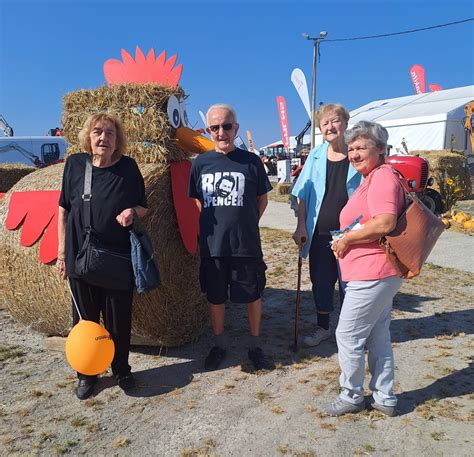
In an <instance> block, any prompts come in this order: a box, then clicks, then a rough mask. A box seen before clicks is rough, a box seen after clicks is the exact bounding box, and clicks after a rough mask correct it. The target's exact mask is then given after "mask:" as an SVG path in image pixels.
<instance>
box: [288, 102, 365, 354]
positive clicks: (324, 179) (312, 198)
mask: <svg viewBox="0 0 474 457" xmlns="http://www.w3.org/2000/svg"><path fill="white" fill-rule="evenodd" d="M316 122H317V125H318V126H319V128H320V130H321V133H322V136H323V140H324V142H323V144H321V145H319V146H316V147H315V148H314V149H313V150H312V151H311V152H310V154H309V156H308V158H307V159H306V162H305V165H304V167H303V170H302V171H301V174H300V176H299V177H298V180H297V181H296V183H295V186H294V188H293V190H292V192H291V193H292V195H294V196H295V197H297V198H298V225H297V227H296V230H295V233H294V234H293V239H294V240H295V243H296V244H297V245H298V246H300V247H301V248H302V255H303V257H305V258H306V257H307V256H308V254H309V271H310V277H311V282H312V285H313V297H314V303H315V305H316V313H317V327H316V329H315V332H314V333H313V334H311V335H307V336H305V337H304V342H305V344H307V345H308V346H316V345H318V344H319V343H320V342H321V341H323V340H325V339H327V338H329V337H330V336H331V330H330V328H329V315H330V313H331V311H333V309H334V307H333V295H334V287H335V285H336V281H337V280H338V279H339V287H340V289H341V288H342V287H343V286H342V284H341V281H340V275H339V268H338V265H337V261H336V259H335V257H334V255H333V253H332V250H331V247H330V241H331V239H332V237H331V234H330V231H331V230H338V229H339V228H340V227H339V213H340V212H341V209H342V208H343V207H344V206H345V204H346V203H347V200H348V199H349V197H350V196H351V194H352V193H353V192H354V190H355V189H356V188H357V186H358V185H359V184H360V181H361V175H360V174H359V173H357V171H356V170H355V169H354V168H353V167H352V165H350V164H349V160H348V158H347V146H346V144H345V142H344V132H345V131H346V129H347V125H348V122H349V112H348V111H347V110H346V108H344V107H343V106H342V105H340V104H327V105H321V106H320V107H319V109H318V111H317V112H316ZM341 293H342V290H341ZM341 298H342V295H341ZM341 303H342V300H341Z"/></svg>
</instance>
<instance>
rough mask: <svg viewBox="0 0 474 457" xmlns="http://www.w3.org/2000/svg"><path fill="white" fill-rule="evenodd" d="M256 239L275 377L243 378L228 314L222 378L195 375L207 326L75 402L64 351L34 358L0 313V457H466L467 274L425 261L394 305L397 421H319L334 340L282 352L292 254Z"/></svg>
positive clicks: (40, 349) (237, 319)
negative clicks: (122, 379)
mask: <svg viewBox="0 0 474 457" xmlns="http://www.w3.org/2000/svg"><path fill="white" fill-rule="evenodd" d="M262 235H263V239H264V253H265V259H266V262H267V265H268V275H267V278H268V281H267V289H266V291H265V295H264V316H263V329H262V337H263V341H264V348H265V350H266V351H267V352H268V353H269V354H270V355H271V356H272V358H273V359H274V361H275V362H276V366H277V368H276V369H275V370H274V371H271V372H265V373H263V372H261V373H253V372H252V370H251V368H250V366H249V363H248V361H247V358H246V348H245V337H246V334H247V322H246V316H245V309H244V308H243V307H242V306H241V305H231V306H229V307H228V314H227V331H228V335H229V349H230V350H229V355H228V358H227V359H226V360H225V363H224V364H223V367H222V369H220V370H218V371H215V372H211V373H207V372H204V371H203V368H202V365H203V358H204V357H205V355H206V353H207V351H208V349H209V347H210V344H211V338H210V335H211V332H210V330H209V329H208V330H207V331H206V332H205V333H204V334H203V335H202V336H201V338H199V340H198V341H195V342H193V343H190V344H188V345H186V346H183V347H180V348H173V349H168V350H166V349H162V350H160V349H159V348H146V347H134V348H133V352H132V354H131V365H132V367H133V370H134V372H135V375H136V379H137V382H138V387H137V389H135V390H134V391H133V393H132V394H131V395H128V396H127V395H125V394H124V393H123V392H122V391H121V390H120V389H119V387H118V386H117V385H116V383H115V381H114V380H113V378H112V377H111V374H110V372H108V373H105V374H104V375H103V377H102V378H101V379H100V381H99V383H98V385H97V388H96V392H95V396H94V397H92V398H90V399H88V400H86V401H84V402H80V401H79V400H77V399H76V397H75V395H74V393H73V389H74V386H75V382H76V381H75V377H74V375H73V372H72V370H71V368H70V367H69V366H68V364H67V362H66V360H65V356H64V354H63V353H62V352H55V351H51V350H47V349H45V346H44V342H45V338H44V336H42V335H40V334H37V333H34V332H32V331H30V330H29V329H28V328H24V327H19V326H17V325H16V324H15V323H14V322H13V320H12V319H11V318H10V317H9V315H8V313H7V312H6V311H5V310H0V341H1V343H0V383H1V386H2V389H1V393H0V400H1V401H0V436H1V437H0V455H47V456H50V455H59V454H70V455H124V456H125V455H127V456H128V455H159V456H207V455H216V456H254V455H255V456H285V455H286V456H301V457H302V456H371V455H374V456H377V455H379V456H381V455H384V456H430V457H434V456H442V455H450V456H471V455H473V453H474V433H473V430H474V427H473V421H474V393H473V392H474V363H473V354H474V338H473V333H474V300H473V295H474V294H473V292H474V286H473V284H474V283H473V279H474V275H472V274H469V273H464V272H459V271H455V270H450V269H442V268H438V267H434V266H429V265H427V266H426V267H425V269H424V271H423V273H422V275H421V276H420V277H419V278H416V279H414V280H411V281H408V282H405V284H404V285H403V286H402V289H401V291H400V293H399V294H398V295H397V296H396V299H395V304H394V310H393V323H392V327H391V329H392V340H393V346H394V351H395V361H396V392H397V394H398V396H399V409H400V416H398V417H395V418H387V417H385V416H383V415H382V414H381V413H378V412H373V411H372V412H370V413H369V412H363V413H360V414H357V415H347V416H344V417H342V418H329V417H324V416H323V415H322V414H321V413H320V411H319V409H318V407H319V406H320V404H321V403H323V402H326V401H328V400H330V399H332V398H333V397H335V395H336V394H337V389H338V382H337V379H338V374H339V369H338V363H337V347H336V342H335V339H334V337H333V338H332V339H330V340H328V341H326V342H324V343H323V344H321V345H320V346H318V347H317V348H305V347H303V346H302V345H301V346H300V350H299V351H298V352H297V353H295V352H293V350H292V348H291V344H292V338H293V316H294V301H295V286H296V276H297V251H296V248H295V247H294V246H293V245H292V244H291V242H290V239H289V234H288V233H287V232H282V231H277V230H269V229H264V230H262ZM466 255H467V254H466ZM310 290H311V289H310V283H309V279H308V272H307V264H305V265H304V267H303V294H302V305H301V320H300V333H301V334H306V333H309V332H311V331H312V330H313V328H314V323H315V312H314V306H313V304H312V298H311V292H310ZM336 322H337V313H335V315H334V316H333V319H332V322H331V324H332V326H333V327H334V326H335V325H336Z"/></svg>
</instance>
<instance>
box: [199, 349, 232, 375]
mask: <svg viewBox="0 0 474 457" xmlns="http://www.w3.org/2000/svg"><path fill="white" fill-rule="evenodd" d="M226 354H227V351H226V350H225V349H224V348H221V347H219V346H214V347H213V348H212V349H211V350H210V351H209V355H208V356H207V357H206V360H205V361H204V368H205V369H206V370H207V371H214V370H217V369H218V368H219V365H220V364H221V362H222V361H223V360H224V358H225V356H226Z"/></svg>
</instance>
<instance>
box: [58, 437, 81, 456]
mask: <svg viewBox="0 0 474 457" xmlns="http://www.w3.org/2000/svg"><path fill="white" fill-rule="evenodd" d="M77 443H78V441H75V440H66V441H64V443H62V444H59V443H56V444H55V445H54V450H55V451H56V452H57V453H58V454H61V455H62V454H67V453H68V452H69V451H70V450H71V448H73V447H74V446H76V445H77Z"/></svg>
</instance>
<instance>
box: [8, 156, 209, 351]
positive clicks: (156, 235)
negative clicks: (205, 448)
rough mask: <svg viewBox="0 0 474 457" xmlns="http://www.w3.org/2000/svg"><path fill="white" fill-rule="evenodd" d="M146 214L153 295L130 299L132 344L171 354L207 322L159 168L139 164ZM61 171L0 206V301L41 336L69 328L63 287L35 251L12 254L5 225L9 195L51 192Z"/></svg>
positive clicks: (167, 179)
mask: <svg viewBox="0 0 474 457" xmlns="http://www.w3.org/2000/svg"><path fill="white" fill-rule="evenodd" d="M139 166H140V170H141V172H142V174H143V177H144V180H145V186H146V194H147V198H148V204H149V208H150V209H149V212H148V214H147V216H146V217H145V218H144V219H143V221H142V222H143V226H144V227H145V228H146V229H147V231H148V233H149V234H150V237H151V239H152V242H153V246H154V250H155V256H156V259H157V262H158V265H159V268H160V273H161V281H162V284H161V287H160V288H159V289H156V290H153V291H150V292H146V293H145V294H142V295H138V294H135V295H134V299H133V300H134V302H133V321H132V343H133V344H145V345H163V346H176V345H180V344H183V343H186V342H189V341H191V340H192V339H194V338H196V337H197V336H198V335H199V334H200V333H201V332H202V330H203V328H204V327H205V325H206V324H207V321H208V316H207V305H206V301H205V297H204V296H203V294H202V293H201V291H200V288H199V274H198V269H199V266H198V256H191V255H189V254H188V253H187V251H186V249H185V248H184V245H183V243H182V241H181V237H180V234H179V230H178V226H177V222H176V214H175V210H174V206H173V200H172V196H171V175H170V171H169V165H167V164H139ZM63 168H64V165H63V164H57V165H52V166H50V167H46V168H44V169H41V170H38V171H36V172H34V173H32V174H30V175H28V176H26V177H25V178H23V179H22V180H20V181H19V182H18V183H17V184H16V185H15V186H14V187H13V188H12V189H11V190H10V192H9V193H7V194H6V196H5V198H4V199H3V201H2V202H1V204H0V271H2V272H3V274H2V281H3V282H4V283H6V284H8V285H9V287H8V288H5V289H3V293H2V294H1V295H0V305H2V306H4V307H6V308H7V309H8V310H9V311H10V313H11V314H12V316H13V317H14V318H15V319H16V320H17V321H19V322H21V323H23V324H25V325H28V326H30V327H31V328H33V329H35V330H37V331H40V332H42V333H45V334H48V335H65V334H66V333H67V331H68V329H69V327H70V323H71V300H70V297H69V293H68V291H67V286H66V282H65V281H62V280H60V279H59V277H58V273H57V270H56V268H54V262H53V264H50V265H43V264H41V263H40V261H39V259H38V251H39V243H36V244H35V245H34V246H32V247H23V246H20V230H15V231H8V230H7V229H6V228H5V219H6V215H7V211H8V203H9V201H10V195H11V193H12V192H21V191H26V190H28V191H33V190H59V189H60V187H61V178H62V173H63Z"/></svg>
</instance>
